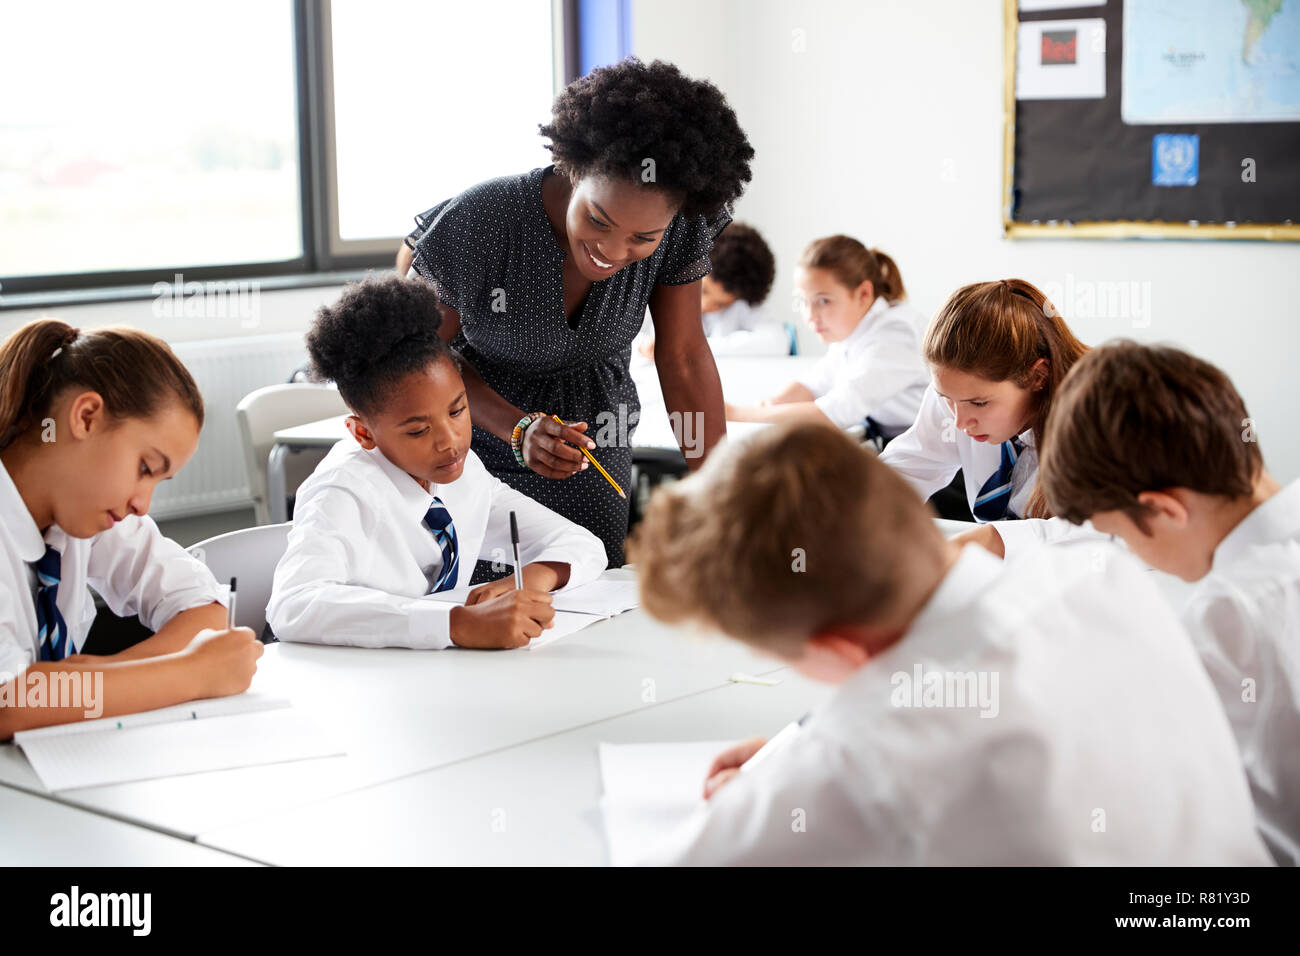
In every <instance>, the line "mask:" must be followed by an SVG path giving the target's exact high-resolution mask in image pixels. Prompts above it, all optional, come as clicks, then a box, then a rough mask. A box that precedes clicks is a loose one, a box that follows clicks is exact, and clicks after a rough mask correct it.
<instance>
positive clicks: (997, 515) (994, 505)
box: [971, 438, 1025, 522]
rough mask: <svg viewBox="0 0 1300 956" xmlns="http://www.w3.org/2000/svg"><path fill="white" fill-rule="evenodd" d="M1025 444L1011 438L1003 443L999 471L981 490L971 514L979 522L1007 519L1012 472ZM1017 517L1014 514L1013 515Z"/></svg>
mask: <svg viewBox="0 0 1300 956" xmlns="http://www.w3.org/2000/svg"><path fill="white" fill-rule="evenodd" d="M1024 448H1025V443H1024V442H1022V441H1021V440H1020V439H1019V438H1011V439H1008V440H1007V441H1004V442H1003V443H1002V463H1001V464H1000V465H998V470H997V471H995V472H994V473H993V474H992V475H990V476H989V480H988V481H986V482H984V485H983V486H982V487H981V488H980V493H979V497H977V498H976V499H975V505H974V506H973V507H972V508H971V513H972V514H973V515H974V516H975V520H976V521H979V522H985V521H998V520H1000V519H1002V518H1005V517H1007V515H1008V512H1007V505H1009V504H1011V472H1012V471H1013V470H1015V467H1016V461H1017V459H1019V458H1020V453H1021V452H1022V451H1023V450H1024ZM1011 517H1012V518H1014V517H1015V515H1014V514H1012V515H1011Z"/></svg>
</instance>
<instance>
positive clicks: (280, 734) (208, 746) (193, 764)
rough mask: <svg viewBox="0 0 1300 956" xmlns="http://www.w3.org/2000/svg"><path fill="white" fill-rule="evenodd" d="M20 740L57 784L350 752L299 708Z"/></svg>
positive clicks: (46, 779) (40, 771) (35, 765)
mask: <svg viewBox="0 0 1300 956" xmlns="http://www.w3.org/2000/svg"><path fill="white" fill-rule="evenodd" d="M21 737H26V735H25V734H17V735H15V738H14V739H15V742H17V743H18V745H19V746H20V747H22V749H23V753H24V754H25V755H26V757H27V759H28V761H29V762H30V763H31V765H32V769H34V770H35V771H36V774H37V776H39V777H40V778H41V783H43V784H45V786H46V787H47V788H49V789H50V790H70V789H73V788H76V787H97V786H102V785H104V784H111V783H126V782H128V781H132V780H153V779H156V778H158V777H178V776H181V775H183V774H190V773H203V772H206V771H209V770H229V769H232V768H234V767H253V766H258V765H261V764H269V763H286V762H289V761H293V760H305V759H308V758H311V757H329V756H335V755H339V754H342V753H343V752H344V751H343V749H342V748H341V747H339V746H337V745H336V744H335V743H334V742H333V741H331V740H329V739H328V737H327V736H326V735H325V734H324V733H323V732H322V731H321V730H320V729H319V728H317V727H316V725H315V724H313V723H311V722H310V721H309V720H308V719H307V718H306V717H304V716H302V715H301V714H299V713H297V712H295V711H294V710H293V709H292V708H283V707H280V708H275V709H273V710H259V711H254V712H252V713H243V714H232V715H228V716H223V717H201V718H197V719H191V720H180V721H170V722H168V723H154V724H148V725H145V726H136V727H125V728H123V729H121V730H116V729H107V728H106V729H104V730H102V731H101V732H100V733H81V734H52V735H48V736H44V737H37V738H36V739H32V738H30V737H26V739H19V738H21Z"/></svg>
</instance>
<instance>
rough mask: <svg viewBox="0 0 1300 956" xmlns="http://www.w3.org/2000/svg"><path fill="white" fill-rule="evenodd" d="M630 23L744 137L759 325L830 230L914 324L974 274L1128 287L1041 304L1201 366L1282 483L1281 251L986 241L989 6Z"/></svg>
mask: <svg viewBox="0 0 1300 956" xmlns="http://www.w3.org/2000/svg"><path fill="white" fill-rule="evenodd" d="M634 18H635V19H634V32H633V46H634V49H635V52H636V53H637V55H638V56H640V57H641V58H642V59H645V60H650V59H653V58H656V57H657V58H660V59H665V60H669V61H671V62H673V63H676V64H677V65H678V66H679V67H681V69H682V70H683V71H685V72H686V73H688V74H690V75H693V76H698V77H703V78H707V79H709V80H712V81H713V82H714V83H716V84H717V85H718V86H719V87H720V88H721V89H722V90H723V92H724V93H726V95H727V97H728V99H729V100H730V102H731V105H732V106H733V107H734V109H735V110H736V113H737V116H738V117H739V119H740V122H741V125H742V126H744V128H745V130H746V132H747V133H748V135H749V138H750V141H751V142H752V143H753V146H754V149H755V150H756V152H757V157H756V159H755V162H754V167H753V168H754V180H753V182H752V183H751V184H750V187H749V190H748V192H747V194H746V196H745V197H744V198H743V199H742V200H741V202H740V204H739V206H738V209H737V213H738V215H737V218H739V219H743V220H745V221H747V222H750V223H751V224H753V225H754V226H755V227H756V228H758V229H759V230H760V231H761V232H762V233H763V234H764V236H765V237H766V238H767V240H768V242H769V243H770V244H771V245H772V248H773V251H774V252H775V253H776V256H777V262H778V269H779V273H778V279H777V285H776V287H775V288H774V290H773V293H772V296H773V299H772V301H773V303H774V311H776V312H777V314H780V311H779V310H780V309H781V308H783V307H784V306H783V303H789V302H791V301H792V293H793V289H792V283H791V271H792V270H791V265H792V263H793V262H794V260H795V257H796V256H797V255H798V253H799V250H800V249H801V248H802V247H803V245H804V244H805V243H807V242H808V241H809V240H810V239H813V238H816V237H817V236H822V235H829V234H831V233H835V232H846V233H848V234H850V235H853V236H856V237H858V238H859V239H861V240H863V241H864V242H866V243H867V244H868V245H872V246H880V247H881V248H883V249H885V250H886V251H888V252H889V253H890V254H891V255H893V256H894V258H895V260H896V261H897V262H898V264H899V267H900V270H901V272H902V274H903V277H904V280H905V281H906V284H907V286H908V289H909V291H910V293H911V298H912V301H913V303H914V304H915V305H916V306H917V307H918V308H920V309H921V310H922V311H923V312H926V313H927V314H930V313H933V312H934V311H935V310H936V309H937V308H938V307H939V306H940V305H941V304H942V303H943V301H944V299H945V298H946V297H947V296H948V294H949V293H951V292H952V291H953V290H954V289H956V288H957V287H958V286H961V285H963V284H965V283H968V282H974V281H979V280H985V279H997V278H1006V277H1009V276H1013V275H1015V276H1022V277H1024V278H1026V279H1029V280H1030V281H1032V282H1034V283H1036V284H1038V285H1040V286H1042V287H1044V288H1048V287H1049V286H1052V285H1055V286H1056V287H1057V288H1060V289H1063V290H1064V289H1073V290H1075V291H1076V293H1077V292H1078V290H1080V289H1081V288H1090V287H1089V286H1088V285H1087V284H1089V283H1100V282H1120V281H1124V282H1137V283H1139V285H1138V286H1137V289H1138V291H1139V292H1145V293H1149V296H1150V306H1151V308H1150V314H1149V315H1143V314H1137V313H1136V312H1134V311H1133V310H1130V313H1131V314H1128V315H1124V316H1116V317H1107V318H1090V319H1085V318H1081V317H1078V316H1077V314H1076V313H1078V311H1079V309H1078V308H1076V307H1072V303H1071V301H1070V300H1069V298H1064V299H1063V301H1058V302H1057V305H1058V306H1059V307H1060V309H1061V311H1062V313H1063V314H1064V315H1065V317H1066V319H1067V320H1069V321H1070V324H1071V326H1072V327H1073V328H1074V330H1075V332H1076V334H1078V335H1079V337H1080V338H1081V339H1083V340H1084V341H1085V342H1087V343H1089V344H1096V343H1098V342H1101V341H1104V340H1105V339H1107V338H1111V337H1114V336H1120V335H1123V336H1130V337H1132V338H1136V339H1139V340H1142V341H1163V342H1168V343H1171V344H1174V345H1177V346H1179V347H1181V348H1185V349H1188V350H1190V351H1192V352H1195V353H1197V354H1198V355H1201V356H1204V357H1205V358H1207V359H1209V360H1211V361H1213V362H1215V363H1217V364H1218V365H1220V366H1221V367H1222V368H1223V369H1224V370H1225V371H1227V372H1228V374H1229V375H1231V376H1232V378H1233V381H1234V382H1235V383H1236V385H1237V387H1238V389H1239V390H1240V391H1241V392H1242V394H1243V395H1244V397H1245V399H1246V403H1247V407H1248V408H1249V409H1250V411H1251V414H1252V416H1253V417H1254V418H1255V420H1256V422H1257V427H1258V430H1259V434H1260V442H1261V447H1262V448H1263V450H1264V455H1265V460H1266V462H1267V463H1268V466H1269V467H1270V469H1271V470H1272V471H1273V473H1274V475H1275V476H1276V477H1277V478H1279V479H1280V480H1283V481H1287V480H1291V479H1294V478H1297V477H1300V428H1298V427H1297V426H1296V425H1295V424H1294V423H1293V422H1292V421H1291V418H1290V416H1291V414H1292V406H1293V404H1294V402H1295V400H1296V399H1297V398H1298V397H1300V389H1297V388H1296V385H1295V383H1294V373H1293V371H1292V366H1293V362H1294V360H1295V358H1296V357H1298V356H1300V327H1298V323H1300V308H1297V301H1298V300H1300V245H1297V244H1295V243H1280V242H1275V243H1268V242H1207V241H1196V242H1193V241H1176V242H1172V241H1100V240H1092V241H1084V240H1032V241H1027V240H1015V241H1010V240H1004V239H1003V238H1002V237H1001V214H1000V208H999V202H1000V193H1001V188H1002V177H1001V163H1002V96H1003V91H1002V82H1003V59H1002V2H1001V0H926V2H924V3H922V2H916V0H799V2H790V0H636V2H635V6H634ZM796 31H802V33H797V32H796ZM801 37H802V41H803V44H804V49H803V51H802V52H797V50H796V46H797V41H798V40H799V39H800V38H801ZM945 174H946V175H945ZM1074 305H1078V303H1074ZM792 317H793V316H792ZM801 344H806V345H807V347H808V350H809V351H813V350H815V349H817V348H819V347H820V343H818V342H817V340H816V339H815V338H814V337H813V336H811V335H810V334H802V335H801Z"/></svg>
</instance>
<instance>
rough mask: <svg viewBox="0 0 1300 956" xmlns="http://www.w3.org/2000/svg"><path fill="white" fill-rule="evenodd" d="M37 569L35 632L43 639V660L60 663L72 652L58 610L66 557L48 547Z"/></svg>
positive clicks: (61, 615)
mask: <svg viewBox="0 0 1300 956" xmlns="http://www.w3.org/2000/svg"><path fill="white" fill-rule="evenodd" d="M33 566H34V567H35V568H36V581H37V585H36V633H37V634H38V635H39V638H40V646H41V660H43V661H61V660H63V659H64V658H65V657H67V656H68V654H69V653H70V652H71V648H70V647H69V646H68V624H67V622H66V621H64V620H63V614H62V612H60V611H59V605H58V597H59V574H60V572H61V571H62V566H63V555H61V554H59V552H57V551H55V550H54V549H53V548H51V547H50V546H49V545H46V546H45V554H44V555H43V556H42V557H41V559H40V560H39V561H37V562H36V564H35V565H33Z"/></svg>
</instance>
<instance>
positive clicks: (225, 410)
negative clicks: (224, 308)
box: [149, 332, 307, 519]
mask: <svg viewBox="0 0 1300 956" xmlns="http://www.w3.org/2000/svg"><path fill="white" fill-rule="evenodd" d="M172 350H173V351H174V352H175V353H176V354H177V356H178V357H179V358H180V360H181V361H182V362H184V363H185V365H186V367H187V368H189V370H190V373H191V374H192V375H193V376H194V380H195V381H196V382H197V383H198V386H199V391H200V392H202V393H203V403H204V405H205V406H206V415H205V418H204V423H203V433H202V435H200V436H199V447H198V449H197V450H196V451H195V452H194V457H193V458H191V459H190V461H189V464H187V465H186V466H185V467H184V468H182V469H181V471H180V473H179V474H177V475H176V477H174V478H172V479H171V480H170V481H164V482H160V483H159V485H158V488H157V490H156V491H155V492H154V496H153V504H152V505H151V506H150V508H149V514H150V515H152V516H153V517H154V518H155V519H160V518H177V517H185V516H188V515H196V514H204V513H207V512H212V511H230V510H233V509H236V508H243V507H251V506H252V502H253V499H252V496H251V494H250V492H249V489H248V471H247V468H246V466H245V464H244V449H243V447H242V445H241V442H240V438H239V425H238V424H237V423H236V421H235V406H236V405H238V404H239V401H240V399H242V398H243V397H244V396H245V395H247V394H248V393H249V392H251V391H253V390H255V389H258V388H261V387H263V386H264V385H278V384H280V383H282V382H287V381H288V380H289V376H290V374H292V372H293V370H294V369H295V368H297V367H298V366H299V365H301V364H302V363H303V362H305V361H306V359H307V348H306V346H305V345H304V344H303V337H302V333H301V332H286V333H283V334H277V335H257V336H247V337H241V338H232V339H216V340H212V341H202V342H180V343H177V344H175V345H173V346H172Z"/></svg>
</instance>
